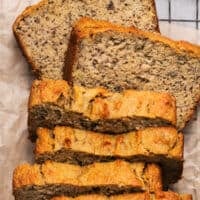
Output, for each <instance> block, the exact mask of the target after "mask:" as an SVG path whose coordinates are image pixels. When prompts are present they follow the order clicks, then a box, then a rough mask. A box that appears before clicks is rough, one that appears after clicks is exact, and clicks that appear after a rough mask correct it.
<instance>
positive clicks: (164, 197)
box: [51, 191, 192, 200]
mask: <svg viewBox="0 0 200 200" xmlns="http://www.w3.org/2000/svg"><path fill="white" fill-rule="evenodd" d="M51 200H192V195H189V194H183V195H179V194H177V193H174V192H171V191H167V192H163V191H158V192H156V193H155V194H149V193H147V192H145V193H135V194H123V195H115V196H110V197H108V196H103V195H82V196H78V197H75V198H71V197H65V196H61V197H54V198H52V199H51Z"/></svg>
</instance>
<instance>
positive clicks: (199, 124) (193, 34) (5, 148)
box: [0, 0, 200, 200]
mask: <svg viewBox="0 0 200 200" xmlns="http://www.w3.org/2000/svg"><path fill="white" fill-rule="evenodd" d="M35 2H37V0H34V1H33V0H32V1H27V0H0V200H12V199H14V198H13V196H12V173H13V169H14V168H15V167H16V166H17V165H18V164H20V163H23V162H27V161H28V162H33V145H32V144H31V142H30V141H29V140H28V139H27V136H28V131H27V103H28V96H29V90H30V86H31V82H32V76H31V73H30V71H29V68H28V65H27V63H26V61H25V59H24V57H23V56H22V54H21V51H20V49H19V48H18V46H17V44H16V41H15V39H14V37H13V34H12V24H13V21H14V19H15V17H16V16H17V15H18V14H19V13H20V12H21V11H22V10H23V9H24V8H25V7H26V6H29V5H31V4H33V3H35ZM161 31H162V33H163V34H164V35H167V36H169V37H172V38H174V39H186V40H189V41H191V42H193V43H199V44H200V31H196V30H195V29H194V30H193V29H187V28H184V27H178V26H176V25H168V24H161ZM196 117H197V118H196V120H194V121H193V122H192V123H190V124H189V125H188V127H187V128H186V129H185V131H184V133H185V163H184V172H183V178H182V180H180V181H179V182H178V183H177V184H176V185H174V186H172V188H173V189H175V190H176V191H177V192H180V193H184V192H185V193H186V192H188V193H192V194H193V198H194V200H197V199H200V110H199V112H198V114H197V115H196Z"/></svg>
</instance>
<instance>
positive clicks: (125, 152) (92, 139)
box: [35, 127, 183, 186]
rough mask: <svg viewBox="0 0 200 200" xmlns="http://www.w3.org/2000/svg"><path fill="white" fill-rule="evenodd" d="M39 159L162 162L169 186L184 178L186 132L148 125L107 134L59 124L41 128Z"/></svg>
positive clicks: (80, 162) (164, 181) (86, 162)
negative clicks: (118, 133)
mask: <svg viewBox="0 0 200 200" xmlns="http://www.w3.org/2000/svg"><path fill="white" fill-rule="evenodd" d="M37 136H38V138H37V140H36V147H35V158H36V161H37V162H38V163H43V162H44V161H46V160H53V161H56V162H68V163H72V164H78V165H88V164H91V163H94V162H108V161H113V160H116V159H124V160H126V161H129V162H137V161H140V162H142V161H143V162H149V163H153V162H156V163H159V164H161V167H162V169H163V173H162V174H163V184H164V185H166V186H168V185H169V184H170V183H174V182H176V181H177V180H178V179H179V178H181V174H182V168H183V135H182V134H181V133H178V132H177V131H176V129H174V128H171V127H159V128H146V129H144V130H141V131H137V132H129V133H126V134H120V135H117V136H115V135H107V134H101V133H96V132H90V131H84V130H79V129H74V128H71V127H56V128H55V129H53V130H50V129H46V128H38V129H37Z"/></svg>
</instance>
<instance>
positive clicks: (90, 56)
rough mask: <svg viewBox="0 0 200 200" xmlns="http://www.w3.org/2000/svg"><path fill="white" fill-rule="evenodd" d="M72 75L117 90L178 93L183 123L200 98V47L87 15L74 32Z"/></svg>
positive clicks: (68, 61)
mask: <svg viewBox="0 0 200 200" xmlns="http://www.w3.org/2000/svg"><path fill="white" fill-rule="evenodd" d="M66 79H67V80H68V81H69V82H72V83H74V84H76V85H81V86H84V87H99V86H101V87H105V88H107V89H109V90H111V91H121V90H124V89H137V90H153V91H160V92H169V93H171V94H173V95H174V96H175V97H176V102H177V127H178V128H179V129H182V128H184V127H185V125H186V123H187V122H188V121H189V120H190V118H191V116H192V114H193V112H194V109H195V107H196V106H197V102H198V101H199V99H200V47H199V46H195V45H192V44H189V43H186V42H182V41H173V40H170V39H168V38H166V37H163V36H161V35H158V34H155V33H149V32H143V31H140V30H138V29H136V28H125V27H122V26H116V25H113V24H110V23H108V22H104V21H94V20H92V19H87V18H83V19H81V20H80V21H79V22H77V24H76V25H75V28H74V30H73V33H72V36H71V41H70V45H69V49H68V53H67V56H66Z"/></svg>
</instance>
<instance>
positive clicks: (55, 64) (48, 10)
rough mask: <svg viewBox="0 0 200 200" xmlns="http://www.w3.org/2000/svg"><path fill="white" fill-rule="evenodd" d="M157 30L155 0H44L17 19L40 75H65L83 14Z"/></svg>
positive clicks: (29, 56)
mask: <svg viewBox="0 0 200 200" xmlns="http://www.w3.org/2000/svg"><path fill="white" fill-rule="evenodd" d="M84 16H88V17H92V18H94V19H100V20H108V21H110V22H113V23H117V24H121V25H125V26H137V27H138V28H140V29H145V30H149V31H158V30H159V29H158V21H157V16H156V8H155V4H154V0H131V1H130V0H120V1H119V0H101V1H99V0H42V1H41V2H40V3H38V4H36V5H34V6H31V7H28V8H27V9H26V10H25V11H24V12H23V13H22V14H21V15H20V16H19V17H18V18H17V19H16V21H15V23H14V25H13V31H14V34H15V36H16V38H17V40H18V42H19V45H20V46H21V48H22V50H23V53H24V54H25V56H26V58H27V60H28V62H29V63H30V65H31V67H32V69H33V71H34V72H35V74H36V75H37V77H38V78H52V79H62V78H63V67H64V60H65V59H64V57H65V51H66V50H67V45H68V39H69V37H70V32H71V29H72V24H73V23H74V22H75V21H76V20H78V19H79V18H80V17H84Z"/></svg>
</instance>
